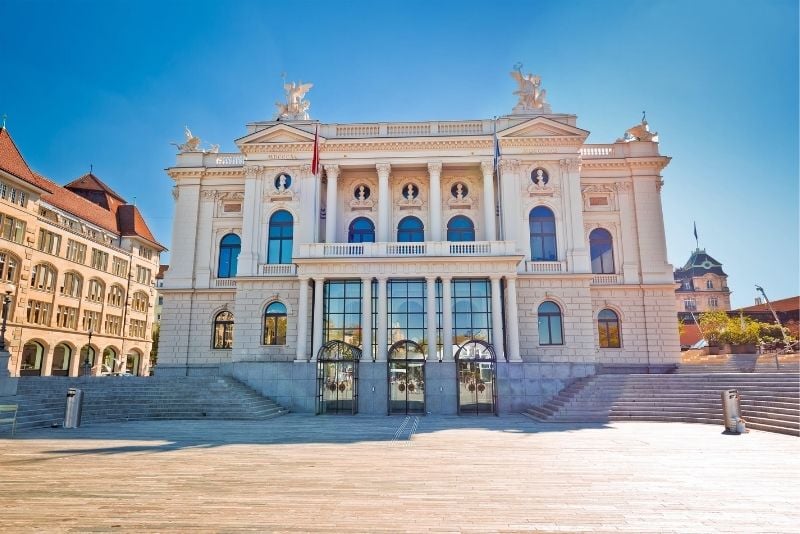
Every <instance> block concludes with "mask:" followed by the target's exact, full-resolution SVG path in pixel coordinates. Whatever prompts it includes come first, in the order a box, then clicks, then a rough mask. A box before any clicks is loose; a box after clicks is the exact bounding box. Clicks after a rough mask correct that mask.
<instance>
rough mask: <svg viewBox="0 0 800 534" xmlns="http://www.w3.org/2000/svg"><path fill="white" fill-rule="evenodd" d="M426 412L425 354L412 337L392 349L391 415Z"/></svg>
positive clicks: (390, 375) (390, 379) (390, 351)
mask: <svg viewBox="0 0 800 534" xmlns="http://www.w3.org/2000/svg"><path fill="white" fill-rule="evenodd" d="M424 413H425V353H424V352H423V350H422V347H420V346H419V345H418V344H417V343H415V342H413V341H411V340H408V339H406V340H403V341H398V342H397V343H395V344H394V345H392V346H391V347H390V348H389V414H390V415H391V414H404V415H407V414H424Z"/></svg>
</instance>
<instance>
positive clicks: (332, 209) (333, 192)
mask: <svg viewBox="0 0 800 534" xmlns="http://www.w3.org/2000/svg"><path fill="white" fill-rule="evenodd" d="M325 176H327V177H328V188H327V195H326V200H325V242H326V243H335V242H336V227H337V215H338V211H339V205H338V191H339V166H338V165H325Z"/></svg>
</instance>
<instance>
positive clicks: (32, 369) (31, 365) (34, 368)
mask: <svg viewBox="0 0 800 534" xmlns="http://www.w3.org/2000/svg"><path fill="white" fill-rule="evenodd" d="M43 359H44V347H43V346H42V345H41V343H38V342H36V341H28V342H27V343H25V346H24V347H22V361H20V363H19V374H20V376H32V375H35V376H38V375H40V374H42V360H43Z"/></svg>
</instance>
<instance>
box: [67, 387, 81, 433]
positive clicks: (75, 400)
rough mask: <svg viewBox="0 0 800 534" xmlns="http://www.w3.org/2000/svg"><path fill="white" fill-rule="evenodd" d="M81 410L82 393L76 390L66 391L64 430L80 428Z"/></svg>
mask: <svg viewBox="0 0 800 534" xmlns="http://www.w3.org/2000/svg"><path fill="white" fill-rule="evenodd" d="M82 410H83V391H81V390H80V389H76V388H69V389H68V390H67V406H66V409H65V410H64V428H78V427H79V426H81V411H82Z"/></svg>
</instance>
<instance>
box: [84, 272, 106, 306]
mask: <svg viewBox="0 0 800 534" xmlns="http://www.w3.org/2000/svg"><path fill="white" fill-rule="evenodd" d="M104 289H105V286H104V285H103V282H102V281H101V280H99V279H97V278H92V279H91V280H89V289H88V291H87V292H86V298H87V299H89V300H91V301H94V302H103V291H104Z"/></svg>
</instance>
